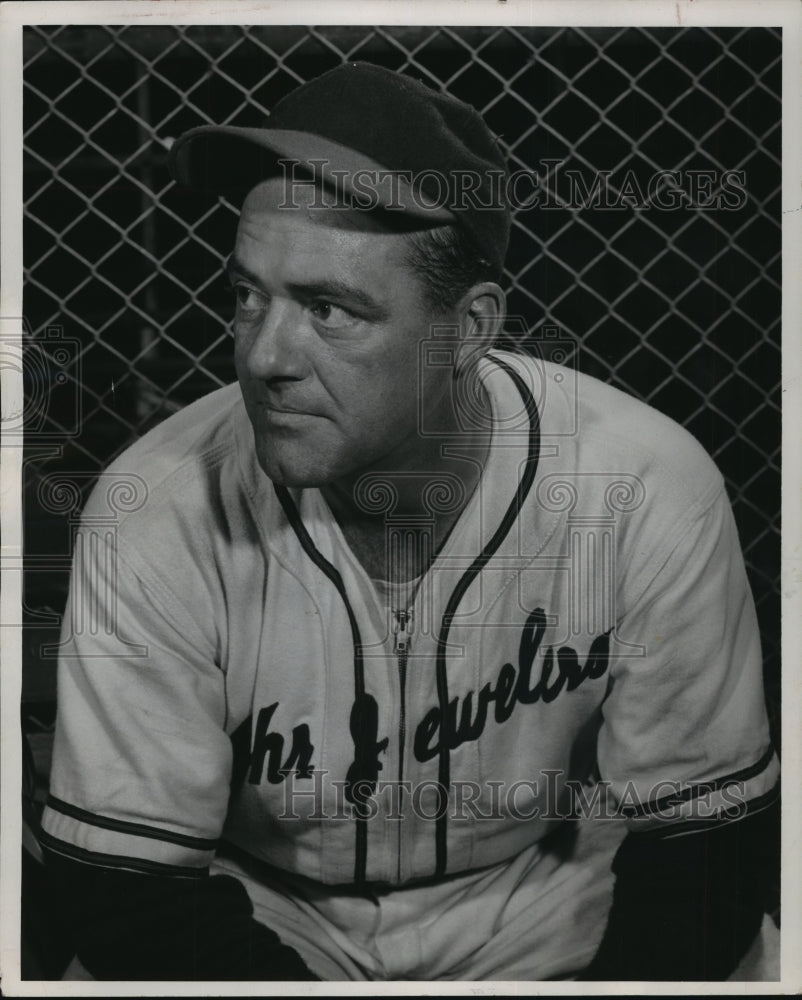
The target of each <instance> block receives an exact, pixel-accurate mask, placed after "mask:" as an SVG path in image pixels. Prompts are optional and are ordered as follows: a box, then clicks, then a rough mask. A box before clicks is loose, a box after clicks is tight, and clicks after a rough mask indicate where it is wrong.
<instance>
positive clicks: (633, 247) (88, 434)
mask: <svg viewBox="0 0 802 1000" xmlns="http://www.w3.org/2000/svg"><path fill="white" fill-rule="evenodd" d="M24 56H25V69H24V129H25V139H24V167H25V179H24V183H25V190H24V201H25V206H24V211H25V224H24V267H25V276H26V292H25V320H26V325H27V330H28V336H27V337H26V348H25V349H26V352H27V360H28V364H27V369H26V376H27V382H26V384H27V390H28V399H29V407H28V414H29V416H28V426H27V437H26V464H25V470H26V471H25V492H26V497H25V500H26V511H25V513H26V523H27V536H26V553H27V555H26V558H27V560H28V563H27V571H26V579H25V608H24V613H25V616H26V621H27V623H28V626H29V627H28V630H27V635H28V639H27V649H28V654H27V659H26V682H25V683H26V684H27V692H28V696H29V697H30V698H31V699H33V700H34V701H35V700H37V698H40V697H42V696H43V695H42V693H43V692H45V691H46V689H47V685H48V684H49V683H52V681H51V680H42V679H41V678H42V677H45V675H47V676H48V677H49V676H50V674H51V673H52V664H51V665H50V666H49V667H48V669H47V670H44V669H43V670H42V671H41V673H40V674H37V670H36V668H37V664H38V665H39V667H42V664H41V663H40V661H39V657H38V652H37V650H38V649H39V647H40V643H41V639H42V635H43V634H45V633H47V632H48V630H52V629H53V627H54V623H55V622H56V621H57V617H58V613H59V611H60V609H61V607H62V606H63V600H64V597H65V594H66V586H67V579H68V563H69V546H70V540H69V536H70V530H69V524H68V521H69V518H68V517H67V516H66V515H65V513H64V512H63V511H61V512H60V511H59V510H57V509H54V507H53V505H52V504H50V505H48V504H46V503H44V502H43V501H42V490H41V486H42V483H43V482H44V481H46V480H47V479H48V477H52V476H53V474H54V473H55V472H66V473H69V474H70V475H72V476H73V479H74V481H75V483H76V484H77V486H78V487H79V488H80V489H81V490H82V491H83V493H84V495H85V492H86V490H88V488H89V487H90V486H91V483H92V480H93V477H94V476H95V475H96V474H97V473H98V472H99V471H100V470H101V469H102V468H103V467H104V466H105V465H106V464H107V463H108V461H109V460H110V459H111V458H113V457H114V456H115V455H117V454H118V453H119V452H120V451H122V450H123V449H124V448H125V447H126V446H127V445H128V444H129V443H130V442H131V441H132V440H134V439H135V438H136V437H138V436H140V435H141V434H142V433H143V432H144V431H146V430H147V429H148V428H149V427H151V426H152V425H153V424H155V423H157V422H158V421H160V420H162V419H163V418H164V417H165V416H167V415H169V414H170V413H172V412H174V411H176V410H178V409H180V408H181V407H182V406H184V405H186V404H187V403H188V402H190V401H192V400H193V399H196V398H197V397H199V396H200V395H202V394H204V393H206V392H208V391H210V390H212V389H214V388H216V387H217V386H219V385H222V384H225V383H227V382H230V381H232V380H233V378H234V372H233V366H232V358H231V353H232V352H231V345H230V340H229V337H228V333H227V324H228V322H229V319H230V304H229V300H228V293H227V290H226V288H225V284H224V281H223V279H222V267H223V261H224V259H225V257H226V256H227V255H228V253H229V252H230V249H231V246H232V245H233V237H234V232H235V226H236V212H235V209H234V206H231V205H229V204H227V203H226V202H214V203H209V202H208V201H207V200H204V199H203V198H201V197H200V196H199V195H195V194H191V193H188V192H185V191H182V190H179V189H178V188H177V187H176V186H175V185H174V184H173V183H172V181H171V180H170V178H169V175H168V172H167V167H166V154H167V150H168V148H169V146H170V143H171V141H172V140H173V139H174V138H175V137H176V136H177V135H179V134H180V133H181V132H183V131H184V130H185V129H187V128H191V127H193V126H196V125H200V124H203V123H206V122H217V123H227V124H236V125H254V124H259V123H261V122H262V121H263V119H264V117H265V115H266V114H267V112H268V111H269V109H270V108H271V107H272V106H273V105H274V104H275V103H276V101H278V100H279V99H280V98H281V97H282V96H284V94H286V93H287V92H288V91H289V90H291V89H292V88H294V87H295V86H296V85H297V84H298V83H300V82H302V81H304V80H306V79H309V78H310V77H313V76H316V75H318V74H320V73H321V72H323V71H325V70H327V69H330V68H332V67H333V66H335V65H337V64H338V63H340V62H342V61H344V60H355V59H364V60H368V61H371V62H376V63H380V64H382V65H385V66H389V67H391V68H392V69H395V70H397V71H398V72H400V73H407V74H411V75H413V76H416V77H418V78H421V79H423V80H424V81H426V82H428V83H429V84H430V85H431V86H433V87H435V88H440V89H443V90H447V91H449V92H450V93H452V94H454V95H455V96H457V97H459V98H461V99H463V100H467V101H470V102H471V103H472V104H474V105H475V106H476V107H477V108H478V109H479V110H480V111H481V112H482V113H483V115H484V116H485V118H486V120H487V122H488V124H489V126H490V128H491V129H492V130H493V131H494V132H496V133H497V134H498V135H499V136H500V137H501V140H502V142H503V144H504V146H505V147H506V150H507V153H508V159H509V164H510V168H511V170H513V171H520V172H521V174H520V176H521V185H523V186H522V187H521V188H519V189H518V191H517V194H518V196H519V201H521V200H523V201H525V202H526V204H525V205H524V206H522V207H521V208H519V210H518V211H517V213H516V216H515V220H514V225H513V235H512V243H511V247H510V253H509V257H508V267H507V272H506V282H507V286H508V292H509V308H510V313H511V314H512V315H513V316H514V317H518V318H519V322H522V323H524V324H525V326H526V327H527V328H528V329H530V330H535V331H536V330H538V329H540V328H542V327H550V328H555V329H557V330H559V331H560V336H561V337H562V338H564V339H565V340H566V342H567V343H568V344H569V345H570V346H571V349H572V351H573V354H572V356H571V357H569V358H568V359H567V360H568V361H569V362H571V363H575V364H576V365H577V366H578V367H579V368H580V369H581V370H584V371H586V372H589V373H590V374H592V375H595V376H597V377H599V378H601V379H603V380H604V381H607V382H609V383H611V384H613V385H616V386H618V387H619V388H622V389H624V390H626V391H628V392H630V393H632V394H634V395H635V396H638V397H640V398H641V399H644V400H646V401H647V402H649V403H651V404H652V405H654V406H655V407H657V408H658V409H660V410H662V411H664V412H665V413H667V414H669V415H670V416H672V417H673V418H674V419H676V420H677V421H679V422H680V423H681V424H683V425H684V426H685V427H687V428H688V429H689V430H690V431H691V433H693V434H694V435H695V436H696V437H697V438H698V439H699V440H700V441H701V443H702V444H703V445H704V446H705V448H706V449H707V450H708V451H709V452H710V453H711V454H712V455H713V457H714V458H715V460H716V462H717V463H718V465H719V467H720V468H721V470H722V472H723V473H724V476H725V478H726V480H727V484H728V487H729V491H730V496H731V499H732V500H733V505H734V509H735V515H736V519H737V522H738V526H739V531H740V534H741V540H742V544H743V548H744V553H745V557H746V561H747V567H748V571H749V574H750V579H751V582H752V586H753V590H754V593H755V598H756V602H757V607H758V614H759V617H760V622H761V628H762V633H763V638H764V646H765V654H766V679H767V689H768V694H769V702H770V712H771V714H772V724H773V726H774V730H775V734H776V733H777V728H778V709H777V705H778V699H779V690H778V689H779V665H778V656H779V531H780V385H779V382H780V285H781V274H780V271H781V257H780V251H781V246H780V180H781V170H780V148H781V141H780V140H781V134H780V117H781V110H780V109H781V93H780V89H781V88H780V78H781V72H780V68H781V32H780V30H779V29H767V28H688V29H670V28H649V29H643V28H635V27H630V28H623V29H607V28H604V29H600V28H593V29H580V28H506V27H505V28H498V27H495V28H480V27H460V28H456V27H440V28H432V27H406V28H383V27H361V26H360V27H354V26H338V27H310V26H291V27H258V28H257V27H251V28H247V27H239V26H213V27H212V26H206V27H204V26H192V27H171V26H157V27H150V28H148V27H139V26H136V27H102V26H97V27H28V28H26V29H25V33H24ZM400 124H401V126H403V123H400ZM535 175H536V176H537V184H535V183H534V180H533V178H534V176H535ZM526 185H529V187H526ZM522 195H523V198H522V197H521V196H522ZM56 554H58V556H57V555H56ZM59 559H61V561H59ZM37 676H38V677H39V678H40V680H37ZM47 690H50V689H47Z"/></svg>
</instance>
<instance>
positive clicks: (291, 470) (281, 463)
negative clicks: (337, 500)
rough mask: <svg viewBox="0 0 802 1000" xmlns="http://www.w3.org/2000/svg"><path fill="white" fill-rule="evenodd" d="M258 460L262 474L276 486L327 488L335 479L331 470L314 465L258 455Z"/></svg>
mask: <svg viewBox="0 0 802 1000" xmlns="http://www.w3.org/2000/svg"><path fill="white" fill-rule="evenodd" d="M257 458H258V461H259V466H260V468H261V469H262V472H264V474H265V475H266V476H267V478H268V479H269V480H270V481H271V482H272V483H273V484H274V485H275V486H286V487H287V489H307V488H312V487H317V486H325V485H326V484H327V483H330V482H331V481H332V479H334V478H335V477H334V476H332V474H331V471H330V470H329V469H327V468H324V467H321V466H317V465H315V464H314V463H304V462H300V461H297V460H293V459H282V458H277V457H276V456H275V455H269V456H268V455H258V456H257Z"/></svg>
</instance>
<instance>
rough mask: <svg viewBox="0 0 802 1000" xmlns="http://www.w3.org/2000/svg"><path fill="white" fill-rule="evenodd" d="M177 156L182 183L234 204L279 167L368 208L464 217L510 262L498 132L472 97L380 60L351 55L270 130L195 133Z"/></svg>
mask: <svg viewBox="0 0 802 1000" xmlns="http://www.w3.org/2000/svg"><path fill="white" fill-rule="evenodd" d="M169 164H170V171H171V173H172V175H173V177H174V178H175V179H176V180H177V181H178V182H179V183H181V184H184V185H186V186H188V187H191V188H194V189H196V190H201V191H207V192H210V193H214V194H218V195H219V194H223V195H227V196H228V197H229V198H231V199H232V200H236V199H240V198H242V197H244V195H245V194H247V192H248V191H250V190H251V188H253V187H254V186H255V185H256V184H258V183H259V182H260V181H262V180H265V179H266V178H268V177H272V176H276V175H277V174H279V175H280V174H282V173H283V175H284V176H285V177H291V178H293V179H294V180H298V182H299V183H303V178H305V179H306V181H307V182H308V180H309V178H310V177H311V178H312V179H313V180H314V181H315V182H316V183H318V184H320V185H321V186H323V187H331V188H335V189H336V190H337V191H338V193H339V194H340V195H341V198H342V196H345V198H346V201H347V202H348V204H350V205H352V206H353V207H356V208H365V209H377V210H380V211H391V212H396V213H401V214H403V215H404V216H405V217H406V218H407V219H410V218H411V219H413V220H418V219H419V220H421V225H422V226H424V227H425V226H426V225H430V226H431V225H442V224H444V223H446V222H453V223H456V224H457V225H458V226H460V227H461V228H462V230H463V231H464V232H465V233H467V234H468V235H469V236H470V238H471V239H472V241H473V243H474V245H475V246H476V248H477V250H479V252H480V253H481V254H482V256H484V257H485V258H486V259H487V260H488V261H489V262H490V263H491V264H492V265H493V267H494V268H496V269H497V270H498V271H499V272H500V271H501V268H502V267H503V264H504V258H505V256H506V253H507V244H508V242H509V233H510V209H509V204H508V201H507V197H506V179H507V167H506V162H505V159H504V155H503V153H502V151H501V148H500V145H499V141H498V139H497V138H496V137H495V136H494V135H493V134H492V132H491V131H490V130H489V129H488V127H487V125H486V124H485V122H484V120H483V119H482V117H481V115H479V113H478V112H477V111H476V109H475V108H473V107H471V105H469V104H466V103H464V102H463V101H459V100H457V99H456V98H455V97H452V96H450V95H449V94H443V93H440V92H439V91H436V90H433V89H432V88H431V87H428V86H426V85H425V84H423V83H421V82H420V81H418V80H415V79H413V78H412V77H408V76H404V75H402V74H400V73H396V72H394V71H392V70H388V69H385V68H384V67H382V66H376V65H374V64H372V63H365V62H351V63H344V64H343V65H341V66H338V67H336V68H335V69H333V70H330V71H329V72H328V73H324V74H323V75H322V76H319V77H316V78H315V79H313V80H310V81H309V82H308V83H305V84H302V85H301V86H300V87H297V88H296V89H295V90H293V91H291V92H290V93H289V94H288V95H287V96H286V97H284V98H283V99H282V100H281V101H279V102H278V103H277V104H276V106H275V108H274V109H273V110H272V112H271V114H270V117H269V119H268V122H267V127H265V128H240V127H235V126H227V125H204V126H201V127H200V128H194V129H191V130H190V131H189V132H185V133H184V134H183V135H182V136H179V138H178V139H176V141H175V142H174V143H173V145H172V147H171V149H170V156H169ZM296 168H297V170H296Z"/></svg>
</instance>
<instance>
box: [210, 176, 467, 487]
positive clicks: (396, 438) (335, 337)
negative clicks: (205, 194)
mask: <svg viewBox="0 0 802 1000" xmlns="http://www.w3.org/2000/svg"><path fill="white" fill-rule="evenodd" d="M292 196H293V201H294V203H295V206H297V207H292V208H286V207H285V208H279V205H282V204H286V203H287V202H288V201H289V199H286V201H285V182H284V181H283V180H282V179H280V178H276V179H275V180H270V181H265V182H264V183H262V184H260V185H258V187H256V188H254V189H253V191H251V193H250V194H249V195H248V197H247V199H246V200H245V203H244V205H243V209H242V214H241V217H240V222H239V227H238V230H237V240H236V245H235V248H234V253H233V255H232V258H231V261H230V263H229V274H230V278H231V281H232V283H233V285H234V288H235V294H236V300H237V304H236V316H235V320H234V332H235V338H236V345H235V362H236V368H237V376H238V378H239V382H240V386H241V388H242V394H243V397H244V400H245V406H246V409H247V412H248V416H249V417H250V420H251V423H252V425H253V431H254V440H255V445H256V454H257V457H258V460H259V464H260V465H261V467H262V469H263V470H264V471H265V473H266V474H267V475H268V476H269V477H270V479H272V480H273V481H274V482H275V483H280V484H283V485H286V486H323V485H327V484H331V483H336V482H337V481H338V480H345V479H346V478H351V477H354V476H355V475H356V474H358V473H360V472H364V471H368V470H373V469H385V470H388V471H405V470H412V469H415V468H416V453H417V452H418V451H419V449H420V439H419V437H418V434H417V429H418V399H419V392H421V391H422V392H423V393H424V396H423V399H424V403H425V405H426V407H427V413H428V419H431V420H433V421H435V422H436V421H437V412H438V409H442V410H443V412H446V411H447V410H448V409H449V407H450V402H449V400H450V382H451V371H450V369H449V368H437V369H432V370H431V371H429V372H428V373H424V374H423V375H422V376H419V364H418V344H419V342H420V341H421V340H422V339H423V338H426V337H427V336H428V335H429V329H430V325H431V323H432V322H435V321H439V322H443V321H444V320H443V318H442V317H437V316H436V315H435V314H434V313H433V312H432V311H431V309H430V307H429V306H428V305H427V304H426V300H425V298H424V295H423V289H422V285H421V282H420V279H419V278H417V277H416V276H415V275H414V273H412V272H411V271H410V270H409V268H408V267H407V265H406V264H405V261H404V246H405V244H404V236H403V235H401V234H397V233H387V232H382V231H379V230H378V229H377V227H376V226H375V223H374V224H373V229H372V230H368V229H366V225H367V224H368V220H367V219H366V218H365V217H364V213H362V217H361V218H360V217H359V216H358V215H357V214H355V213H351V212H348V211H345V210H343V211H339V210H326V209H322V208H310V207H308V206H309V203H310V202H311V200H312V199H313V197H314V192H313V190H312V189H311V188H309V187H296V188H295V190H294V191H293V192H292ZM357 226H359V228H357ZM421 378H422V379H423V381H424V382H425V385H424V386H422V387H421V386H419V381H420V379H421ZM427 426H428V425H427Z"/></svg>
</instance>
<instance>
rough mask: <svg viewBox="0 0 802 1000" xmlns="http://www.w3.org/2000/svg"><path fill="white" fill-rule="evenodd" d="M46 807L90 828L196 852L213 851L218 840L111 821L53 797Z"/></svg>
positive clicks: (117, 820) (123, 821)
mask: <svg viewBox="0 0 802 1000" xmlns="http://www.w3.org/2000/svg"><path fill="white" fill-rule="evenodd" d="M47 805H48V806H49V808H50V809H53V810H55V811H56V812H60V813H63V814H64V815H65V816H71V817H72V818H73V819H77V820H80V821H81V822H82V823H88V824H89V825H90V826H99V827H101V828H102V829H104V830H114V831H116V832H117V833H129V834H133V835H135V836H137V837H149V838H150V839H151V840H164V841H166V842H167V843H169V844H178V845H179V847H191V848H193V849H194V850H197V851H213V850H215V849H216V847H217V845H218V843H219V841H218V840H207V839H205V838H203V837H191V836H189V835H188V834H185V833H173V831H172V830H161V829H159V828H158V827H155V826H146V825H145V824H144V823H129V822H127V821H126V820H122V819H112V818H111V817H110V816H98V815H97V814H96V813H91V812H88V811H87V810H86V809H81V808H80V807H78V806H74V805H72V804H71V803H69V802H64V801H63V800H62V799H57V798H56V797H55V796H54V795H48V797H47Z"/></svg>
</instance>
